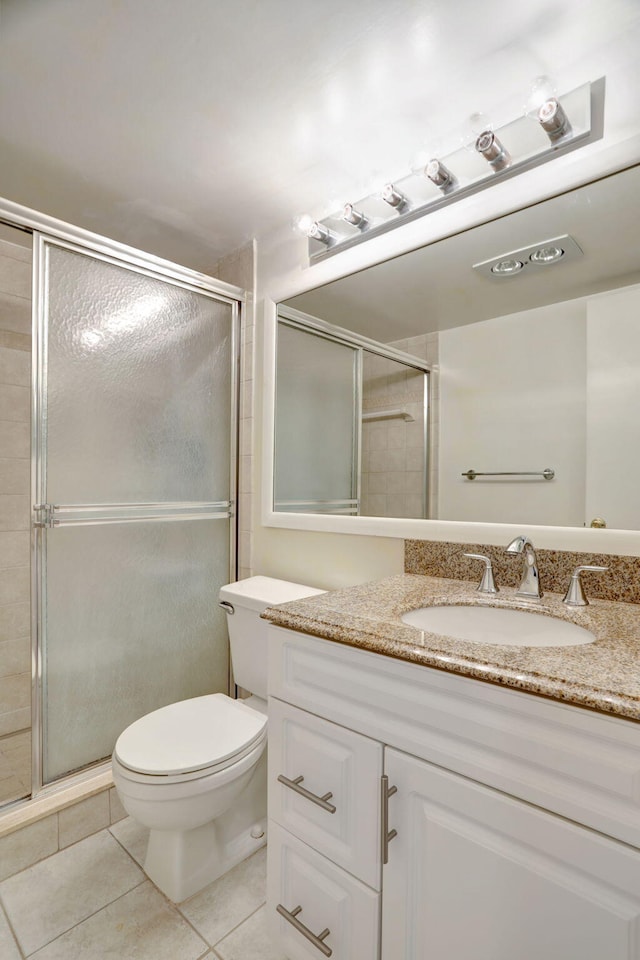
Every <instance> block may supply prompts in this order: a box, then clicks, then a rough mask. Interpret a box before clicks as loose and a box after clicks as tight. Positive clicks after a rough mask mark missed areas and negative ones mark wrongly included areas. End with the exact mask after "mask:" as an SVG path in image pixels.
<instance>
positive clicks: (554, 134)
mask: <svg viewBox="0 0 640 960" xmlns="http://www.w3.org/2000/svg"><path fill="white" fill-rule="evenodd" d="M524 112H525V116H527V117H531V119H533V120H537V122H538V123H539V124H540V126H541V127H542V129H543V130H544V132H545V133H546V135H547V136H548V137H549V140H550V141H551V143H557V142H558V141H559V140H562V139H563V138H564V137H566V136H568V135H569V134H570V133H571V123H570V121H569V117H568V116H567V113H566V110H565V109H564V107H563V106H562V104H561V103H560V102H559V101H558V98H557V96H556V86H555V83H554V81H553V80H552V79H551V77H547V76H543V77H536V78H535V80H534V81H533V82H532V84H531V87H530V89H529V98H528V99H527V102H526V104H525V108H524Z"/></svg>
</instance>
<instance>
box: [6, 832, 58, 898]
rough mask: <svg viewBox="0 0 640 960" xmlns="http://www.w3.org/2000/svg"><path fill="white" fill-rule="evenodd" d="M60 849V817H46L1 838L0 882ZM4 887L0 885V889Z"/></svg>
mask: <svg viewBox="0 0 640 960" xmlns="http://www.w3.org/2000/svg"><path fill="white" fill-rule="evenodd" d="M57 849H58V815H57V813H54V814H53V815H52V816H50V817H44V819H42V820H38V821H37V822H36V823H31V824H29V826H28V827H23V828H22V829H21V830H16V831H15V832H14V833H9V834H7V835H6V836H5V837H1V838H0V880H4V879H5V878H6V877H11V876H12V875H13V874H14V873H17V872H18V871H19V870H24V869H25V868H26V867H30V866H31V865H32V864H34V863H36V862H37V861H38V860H42V859H43V858H44V857H50V856H51V854H52V853H55V852H56V850H57ZM1 888H2V885H1V884H0V889H1Z"/></svg>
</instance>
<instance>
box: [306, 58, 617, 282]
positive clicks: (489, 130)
mask: <svg viewBox="0 0 640 960" xmlns="http://www.w3.org/2000/svg"><path fill="white" fill-rule="evenodd" d="M604 92H605V87H604V77H602V78H600V79H599V80H596V81H595V82H593V83H584V84H582V86H580V87H577V88H576V89H575V90H571V91H569V92H568V93H564V94H562V95H559V94H557V92H556V89H555V86H554V85H553V82H552V81H551V80H549V78H548V77H537V78H536V80H535V81H534V83H533V84H532V86H531V89H530V92H529V99H528V100H527V103H526V105H525V107H524V113H522V112H520V113H519V114H517V115H516V116H515V117H513V118H512V119H511V120H507V121H506V122H503V121H501V122H500V123H499V124H498V125H497V126H496V125H495V124H494V123H492V122H491V120H490V119H489V118H488V117H487V116H486V115H484V114H479V113H476V114H473V115H472V116H470V117H469V118H468V120H467V121H466V123H465V124H464V132H463V133H462V135H461V136H459V137H458V138H457V139H455V141H454V142H453V143H452V146H451V147H450V149H449V152H441V151H437V150H436V149H435V147H434V146H433V142H434V141H433V139H431V142H432V145H431V147H430V148H429V149H430V151H433V152H432V153H431V157H432V159H429V153H422V155H421V156H420V158H419V159H418V158H416V160H415V161H414V162H413V163H412V164H411V166H410V170H409V169H407V171H406V173H405V174H403V175H402V176H400V177H398V178H395V179H393V180H389V181H387V182H386V183H385V181H384V180H383V181H381V182H380V183H378V184H377V185H376V187H375V188H373V186H371V187H370V191H369V193H368V194H367V195H366V196H363V197H360V198H354V202H353V203H347V204H345V206H344V208H342V209H340V208H338V209H337V210H334V211H333V213H331V214H329V215H327V216H324V217H322V219H321V220H313V219H312V218H311V217H308V218H306V219H305V229H304V230H303V233H304V235H305V236H306V237H308V238H309V260H310V262H311V263H315V262H317V261H320V260H324V259H325V258H326V257H330V256H334V255H335V254H336V253H340V252H341V251H342V250H346V249H348V248H349V247H352V246H355V245H356V244H359V243H363V242H364V241H365V240H368V239H369V238H370V237H374V236H378V235H379V234H382V233H385V232H386V231H388V230H393V229H395V228H396V227H398V226H400V225H401V224H404V223H409V222H410V221H412V220H415V219H417V218H419V217H423V216H425V215H426V214H429V213H431V212H432V211H435V210H438V209H439V208H440V207H442V206H445V205H447V204H449V203H455V201H456V200H458V199H462V198H463V197H468V196H470V195H471V194H474V193H477V192H478V191H480V190H485V189H487V188H488V187H490V186H492V185H493V184H494V183H495V182H496V181H497V180H499V179H502V178H507V177H513V176H516V175H517V174H519V173H521V172H524V171H525V170H530V169H532V168H533V167H536V166H538V165H539V164H542V163H547V162H549V161H550V160H553V159H555V158H556V157H558V156H560V154H562V153H566V152H568V151H570V150H575V149H578V148H579V147H582V146H584V145H586V144H588V143H593V142H594V141H595V140H597V139H599V138H601V137H602V132H603V122H602V121H603V117H604ZM569 117H571V122H570V123H569V120H568V118H569ZM531 121H534V124H533V126H532V123H531ZM534 127H535V128H536V129H534ZM430 136H431V135H430ZM434 154H435V156H434ZM480 158H482V159H480ZM483 160H486V161H487V162H486V164H485V163H483V162H482V161H483ZM425 180H427V181H429V182H430V183H432V184H434V186H435V187H437V191H434V190H433V189H430V188H429V187H428V186H427V185H426V184H425ZM303 219H304V218H303ZM354 227H355V229H353V228H354ZM552 245H553V243H552V242H551V241H549V242H547V243H545V244H537V245H536V246H532V247H530V248H528V249H527V251H526V255H525V254H524V253H522V252H520V251H514V252H512V253H505V254H503V255H502V256H501V257H496V258H494V259H493V260H492V261H491V262H488V265H487V272H488V275H489V276H492V277H495V278H496V279H497V278H499V277H506V276H513V275H514V274H518V275H522V274H525V273H530V272H531V271H532V270H533V269H535V266H546V265H548V264H550V263H554V262H556V261H557V260H558V259H561V260H563V261H564V260H566V259H567V254H566V251H565V253H564V254H560V255H559V256H558V255H550V254H549V251H548V250H547V251H546V252H545V253H544V254H543V253H540V254H536V256H535V257H534V258H533V259H529V257H530V255H531V254H533V253H534V252H535V251H536V250H537V249H538V248H542V247H550V246H552ZM560 246H562V245H560ZM509 260H515V261H521V262H522V264H523V266H522V267H520V266H513V264H510V265H509V266H508V267H506V268H504V267H503V269H501V270H497V271H492V267H494V266H496V264H497V263H498V261H509ZM534 265H535V266H534Z"/></svg>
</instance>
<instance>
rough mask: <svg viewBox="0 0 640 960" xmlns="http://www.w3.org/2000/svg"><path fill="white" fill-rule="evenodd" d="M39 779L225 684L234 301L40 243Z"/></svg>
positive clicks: (231, 551)
mask: <svg viewBox="0 0 640 960" xmlns="http://www.w3.org/2000/svg"><path fill="white" fill-rule="evenodd" d="M38 271H39V284H38V286H39V290H40V304H39V313H40V318H39V331H38V366H37V370H38V375H37V383H36V390H35V395H36V398H37V413H38V417H37V420H38V432H37V434H36V436H35V445H36V454H37V456H36V466H37V469H36V478H35V491H34V492H35V500H34V502H35V504H36V507H35V517H34V521H35V525H36V528H37V531H38V541H39V549H38V553H37V556H38V560H39V564H38V570H37V574H36V586H37V594H38V598H39V600H38V604H37V607H38V611H37V614H38V616H37V621H38V622H37V629H38V638H39V643H38V659H39V666H38V673H39V688H40V689H39V693H40V698H39V700H40V704H41V711H42V716H41V718H39V719H40V720H41V729H42V743H41V764H36V766H41V774H42V782H44V783H48V782H51V781H52V780H55V779H57V778H59V777H61V776H64V775H65V774H67V773H69V772H71V771H74V770H78V769H80V768H82V767H85V766H87V765H88V764H91V763H94V762H96V761H98V760H100V759H102V758H105V757H107V756H109V755H110V753H111V751H112V749H113V746H114V743H115V740H116V738H117V736H118V735H119V733H120V732H121V731H122V730H123V729H124V728H125V727H126V726H127V725H128V724H130V723H131V722H132V721H134V720H135V719H137V718H138V717H140V716H142V715H143V714H145V713H148V712H149V711H150V710H154V709H156V708H158V707H160V706H163V705H165V704H167V703H170V702H173V701H176V700H181V699H184V698H187V697H194V696H199V695H202V694H205V693H211V692H215V691H226V690H227V686H228V654H227V641H226V627H225V622H224V617H223V614H222V613H221V611H219V610H218V607H217V593H218V589H219V587H220V586H221V585H222V584H223V583H226V582H228V580H229V578H230V576H231V575H232V564H233V563H234V562H235V541H234V534H233V524H232V521H231V517H232V515H233V513H234V509H233V507H234V501H235V475H236V470H235V439H234V438H235V425H236V408H237V386H236V369H237V342H238V337H237V329H236V328H237V323H238V317H237V303H235V302H234V301H229V300H226V299H224V298H223V297H220V296H217V295H215V294H214V293H213V292H207V291H206V290H201V289H198V288H194V287H190V286H188V285H187V284H184V283H181V282H180V283H179V282H178V281H177V280H174V279H166V278H164V277H162V276H156V275H153V274H152V273H150V272H149V271H142V270H139V269H136V268H134V267H130V266H127V264H125V263H120V262H118V261H115V260H112V259H111V258H107V257H101V256H98V255H93V254H92V253H89V252H87V251H84V250H82V249H81V248H75V247H73V246H71V245H68V244H63V243H59V242H57V241H56V242H54V241H50V240H45V239H44V238H39V245H38Z"/></svg>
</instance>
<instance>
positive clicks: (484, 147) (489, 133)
mask: <svg viewBox="0 0 640 960" xmlns="http://www.w3.org/2000/svg"><path fill="white" fill-rule="evenodd" d="M475 148H476V150H477V151H478V153H480V154H482V156H483V157H484V158H485V160H486V161H487V163H488V164H489V166H490V167H491V169H492V170H494V171H495V172H496V173H499V172H500V171H501V170H505V169H506V168H507V167H508V166H509V164H510V163H511V154H510V153H509V151H508V150H507V148H506V147H505V146H504V144H503V143H502V142H501V141H500V140H499V139H498V137H497V136H496V135H495V133H494V132H493V130H489V129H487V130H483V131H482V133H481V134H480V135H479V136H478V139H477V140H476V142H475Z"/></svg>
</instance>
